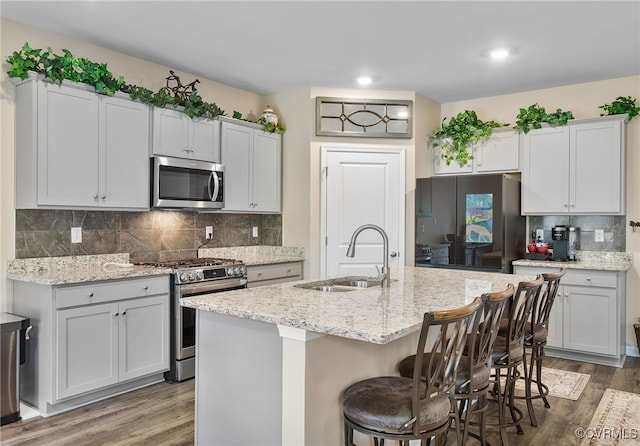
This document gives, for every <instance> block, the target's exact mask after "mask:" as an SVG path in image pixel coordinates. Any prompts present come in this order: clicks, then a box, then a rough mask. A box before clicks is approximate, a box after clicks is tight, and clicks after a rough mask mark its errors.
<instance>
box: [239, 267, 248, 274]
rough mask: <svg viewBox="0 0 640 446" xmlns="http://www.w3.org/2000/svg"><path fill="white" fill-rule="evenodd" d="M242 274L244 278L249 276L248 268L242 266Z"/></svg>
mask: <svg viewBox="0 0 640 446" xmlns="http://www.w3.org/2000/svg"><path fill="white" fill-rule="evenodd" d="M240 274H242V275H243V276H246V275H247V267H246V266H244V265H242V266H241V267H240Z"/></svg>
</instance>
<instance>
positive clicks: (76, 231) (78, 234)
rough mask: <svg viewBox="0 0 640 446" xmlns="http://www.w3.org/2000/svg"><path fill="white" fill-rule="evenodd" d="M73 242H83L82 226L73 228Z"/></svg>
mask: <svg viewBox="0 0 640 446" xmlns="http://www.w3.org/2000/svg"><path fill="white" fill-rule="evenodd" d="M71 243H82V227H77V228H71Z"/></svg>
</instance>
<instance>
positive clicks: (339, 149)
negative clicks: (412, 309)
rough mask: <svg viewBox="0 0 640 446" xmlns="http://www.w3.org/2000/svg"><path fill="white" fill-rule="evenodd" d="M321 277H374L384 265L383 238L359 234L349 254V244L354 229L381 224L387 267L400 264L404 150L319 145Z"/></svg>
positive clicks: (401, 254) (402, 244)
mask: <svg viewBox="0 0 640 446" xmlns="http://www.w3.org/2000/svg"><path fill="white" fill-rule="evenodd" d="M322 167H323V175H322V180H323V182H324V184H323V188H322V230H321V234H322V236H323V238H324V241H325V243H324V246H323V249H322V254H323V258H322V271H321V273H322V275H323V276H337V275H368V276H371V275H375V274H376V269H375V266H376V265H378V266H381V265H382V263H383V259H382V256H383V241H382V236H381V235H380V234H379V233H378V232H376V231H374V230H371V229H367V230H365V231H363V232H362V233H360V235H359V236H358V238H357V242H356V251H355V256H354V257H353V258H350V257H347V255H346V253H347V247H348V246H349V241H350V240H351V235H352V234H353V232H354V230H355V229H357V228H358V227H359V226H361V225H364V224H375V225H378V226H380V227H381V228H382V229H384V230H385V232H386V233H387V235H388V238H389V259H388V260H389V266H390V267H394V266H399V265H404V253H403V252H402V248H403V247H404V226H405V218H404V213H405V203H404V184H405V175H404V171H405V152H404V148H398V147H396V148H386V147H378V146H350V145H342V146H323V147H322Z"/></svg>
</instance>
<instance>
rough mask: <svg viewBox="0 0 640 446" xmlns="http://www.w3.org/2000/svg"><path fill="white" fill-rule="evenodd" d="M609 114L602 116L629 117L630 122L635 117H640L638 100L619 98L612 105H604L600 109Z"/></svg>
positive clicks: (628, 97)
mask: <svg viewBox="0 0 640 446" xmlns="http://www.w3.org/2000/svg"><path fill="white" fill-rule="evenodd" d="M598 108H601V109H602V110H604V111H605V112H607V113H602V114H601V115H600V116H607V115H624V114H627V115H629V122H631V120H632V119H633V118H634V116H638V114H640V107H637V106H636V99H635V98H632V97H631V96H627V97H626V98H625V97H624V96H618V97H617V98H616V99H615V101H612V102H611V104H604V105H601V106H600V107H598Z"/></svg>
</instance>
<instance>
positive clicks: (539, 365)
mask: <svg viewBox="0 0 640 446" xmlns="http://www.w3.org/2000/svg"><path fill="white" fill-rule="evenodd" d="M537 350H538V351H537V352H536V378H537V384H538V392H540V395H543V396H542V400H543V401H544V407H546V408H547V409H548V408H550V407H551V405H550V404H549V401H547V396H546V395H545V393H546V392H545V390H544V388H543V387H542V359H543V358H544V347H542V346H541V347H538V348H537Z"/></svg>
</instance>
